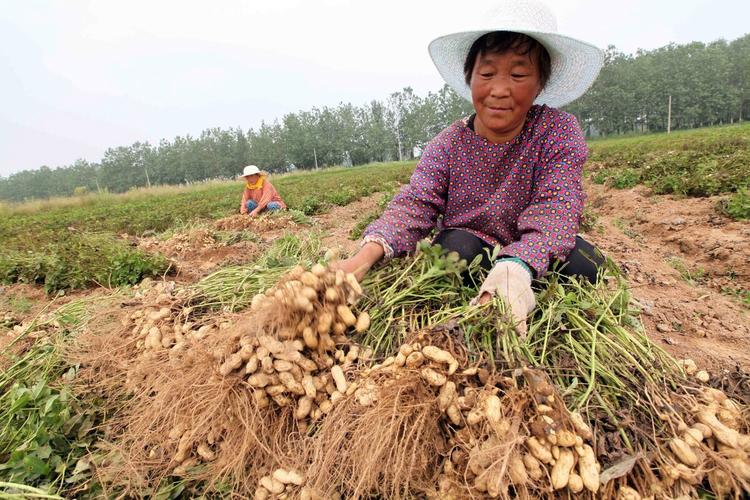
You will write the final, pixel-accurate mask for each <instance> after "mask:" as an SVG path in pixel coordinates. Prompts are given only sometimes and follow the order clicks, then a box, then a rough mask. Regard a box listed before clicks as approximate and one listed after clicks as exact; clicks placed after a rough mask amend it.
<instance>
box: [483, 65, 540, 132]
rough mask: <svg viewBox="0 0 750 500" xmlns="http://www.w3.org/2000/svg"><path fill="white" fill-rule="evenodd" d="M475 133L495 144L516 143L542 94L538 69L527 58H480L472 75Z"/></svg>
mask: <svg viewBox="0 0 750 500" xmlns="http://www.w3.org/2000/svg"><path fill="white" fill-rule="evenodd" d="M470 87H471V100H472V103H473V104H474V110H475V111H476V112H477V116H476V118H475V120H474V128H475V130H476V132H477V133H478V134H479V135H480V136H482V137H484V138H485V139H487V140H489V141H491V142H493V143H501V142H507V141H509V140H511V139H513V138H514V137H515V136H516V135H518V133H519V132H520V131H521V129H522V128H523V124H524V122H525V121H526V113H527V112H528V111H529V109H531V106H532V104H534V99H536V96H537V95H539V92H541V90H542V89H541V84H540V82H539V68H538V67H537V64H535V61H533V60H532V58H531V57H530V56H529V55H528V54H525V55H521V54H516V53H515V52H513V51H510V52H506V53H504V54H479V55H478V56H477V60H476V61H475V63H474V69H473V71H472V73H471V84H470Z"/></svg>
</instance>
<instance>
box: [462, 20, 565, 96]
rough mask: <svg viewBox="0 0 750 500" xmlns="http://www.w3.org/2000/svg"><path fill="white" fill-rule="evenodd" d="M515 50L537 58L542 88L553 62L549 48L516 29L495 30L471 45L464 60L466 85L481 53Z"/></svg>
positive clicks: (500, 52)
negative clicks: (515, 30) (517, 31)
mask: <svg viewBox="0 0 750 500" xmlns="http://www.w3.org/2000/svg"><path fill="white" fill-rule="evenodd" d="M509 51H513V52H515V53H516V54H520V55H523V56H526V55H528V56H529V57H531V58H532V60H533V59H536V64H537V67H538V68H539V83H540V84H541V86H542V88H544V86H545V85H546V84H547V80H549V75H550V71H551V66H552V64H551V63H550V57H549V52H547V49H546V48H545V47H544V45H542V44H541V43H539V42H538V41H536V40H535V39H533V38H531V37H530V36H528V35H524V34H523V33H516V32H514V31H493V32H492V33H487V34H485V35H482V36H480V37H479V38H477V39H476V41H475V42H474V43H473V44H472V45H471V48H470V49H469V54H468V55H467V56H466V61H465V62H464V78H465V79H466V85H470V84H471V83H470V82H471V73H472V72H473V71H474V62H475V61H476V60H477V56H478V55H480V54H505V53H506V52H509Z"/></svg>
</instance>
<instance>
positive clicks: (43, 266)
mask: <svg viewBox="0 0 750 500" xmlns="http://www.w3.org/2000/svg"><path fill="white" fill-rule="evenodd" d="M167 269H168V263H167V260H166V259H164V258H163V257H161V256H160V255H154V254H151V253H148V252H144V251H142V250H138V249H137V248H135V247H133V246H131V245H129V244H128V243H127V242H125V241H122V240H118V239H117V238H115V237H114V236H113V235H111V234H107V233H80V232H78V231H70V234H68V235H66V236H65V237H64V238H61V239H59V240H58V241H55V242H50V243H48V244H46V245H43V246H41V247H38V248H35V249H33V250H26V251H18V250H7V249H3V250H0V283H6V284H10V283H16V282H18V283H32V284H39V285H43V286H44V289H45V291H47V292H48V293H53V292H57V291H60V290H70V289H77V288H87V287H91V286H97V285H100V286H106V287H117V286H123V285H133V284H135V283H138V282H139V281H141V279H143V278H145V277H147V276H151V277H154V276H158V275H160V274H162V273H164V272H166V271H167Z"/></svg>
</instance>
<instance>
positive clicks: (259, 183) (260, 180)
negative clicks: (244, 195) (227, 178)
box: [245, 176, 263, 189]
mask: <svg viewBox="0 0 750 500" xmlns="http://www.w3.org/2000/svg"><path fill="white" fill-rule="evenodd" d="M245 187H246V188H247V189H260V188H261V187H263V176H260V177H258V180H257V181H255V184H250V183H249V182H246V183H245Z"/></svg>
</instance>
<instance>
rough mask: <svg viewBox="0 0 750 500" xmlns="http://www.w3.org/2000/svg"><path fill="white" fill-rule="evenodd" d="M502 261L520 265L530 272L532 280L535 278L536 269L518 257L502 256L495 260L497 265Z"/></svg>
mask: <svg viewBox="0 0 750 500" xmlns="http://www.w3.org/2000/svg"><path fill="white" fill-rule="evenodd" d="M502 262H508V263H514V264H517V265H518V266H520V267H521V268H522V269H523V270H524V271H526V272H527V273H528V274H529V278H530V280H533V279H534V271H532V269H531V267H529V265H528V264H527V263H526V262H524V261H523V260H521V259H520V258H518V257H501V258H499V259H497V260H496V261H495V265H497V264H500V263H502Z"/></svg>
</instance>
